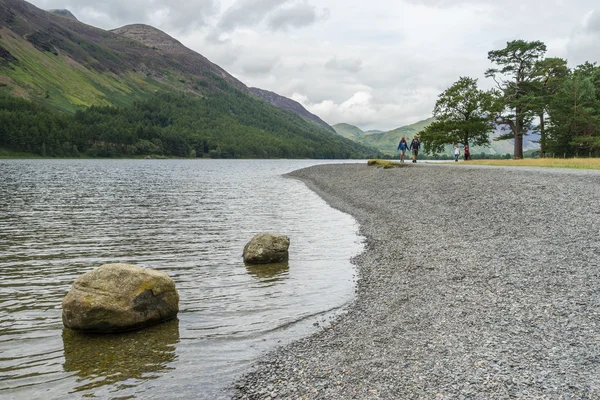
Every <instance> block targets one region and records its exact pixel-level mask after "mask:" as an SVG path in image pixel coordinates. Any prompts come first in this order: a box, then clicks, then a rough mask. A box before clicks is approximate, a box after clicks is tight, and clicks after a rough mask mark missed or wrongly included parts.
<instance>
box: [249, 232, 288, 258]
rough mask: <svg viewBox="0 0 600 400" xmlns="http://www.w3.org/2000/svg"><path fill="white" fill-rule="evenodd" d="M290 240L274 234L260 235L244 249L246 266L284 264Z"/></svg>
mask: <svg viewBox="0 0 600 400" xmlns="http://www.w3.org/2000/svg"><path fill="white" fill-rule="evenodd" d="M289 247H290V238H289V237H287V236H285V235H278V234H274V233H261V234H258V235H256V236H254V237H253V238H252V240H250V241H249V242H248V244H246V246H245V247H244V255H243V256H244V262H245V263H247V264H271V263H281V262H285V261H287V260H288V258H289V253H288V249H289Z"/></svg>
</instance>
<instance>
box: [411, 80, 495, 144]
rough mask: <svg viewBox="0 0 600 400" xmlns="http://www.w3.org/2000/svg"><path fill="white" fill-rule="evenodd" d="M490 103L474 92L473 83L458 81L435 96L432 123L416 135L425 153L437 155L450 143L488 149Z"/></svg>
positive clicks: (475, 85)
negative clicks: (486, 147) (418, 136)
mask: <svg viewBox="0 0 600 400" xmlns="http://www.w3.org/2000/svg"><path fill="white" fill-rule="evenodd" d="M492 100H493V99H492V96H491V95H490V94H489V93H486V92H483V91H481V90H479V89H478V88H477V79H473V78H468V77H461V78H460V79H459V80H458V81H457V82H455V83H454V84H453V85H452V86H450V87H449V88H448V89H446V90H445V91H444V92H443V93H442V94H440V95H439V97H438V100H437V102H436V103H435V107H434V109H433V116H434V117H435V118H436V120H435V121H434V122H433V123H431V125H429V126H428V127H426V128H425V130H423V131H421V133H420V137H421V141H422V142H423V144H424V146H425V151H426V152H427V153H439V152H441V151H442V150H443V147H444V146H445V145H447V144H450V143H462V144H463V145H465V146H469V145H475V146H486V145H489V135H488V133H489V132H490V131H491V130H492V128H493V125H492V124H491V123H490V118H489V116H488V114H489V112H490V110H491V108H492V104H493V101H492Z"/></svg>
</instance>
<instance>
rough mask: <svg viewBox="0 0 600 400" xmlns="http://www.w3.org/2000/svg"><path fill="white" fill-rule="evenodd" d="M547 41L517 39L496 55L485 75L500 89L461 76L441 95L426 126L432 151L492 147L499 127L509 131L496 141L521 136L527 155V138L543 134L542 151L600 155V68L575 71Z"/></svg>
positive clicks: (519, 152) (518, 152)
mask: <svg viewBox="0 0 600 400" xmlns="http://www.w3.org/2000/svg"><path fill="white" fill-rule="evenodd" d="M545 53H546V45H545V44H544V43H542V42H539V41H533V42H527V41H524V40H514V41H512V42H508V43H507V45H506V47H505V48H503V49H500V50H493V51H490V52H489V53H488V58H489V60H490V61H491V62H493V63H494V64H496V65H497V67H496V68H490V69H488V70H487V71H486V73H485V75H486V76H487V77H489V78H492V79H493V80H494V82H495V84H496V85H495V88H493V89H492V90H490V91H489V92H482V91H481V90H480V89H478V88H477V80H475V79H473V78H467V77H461V78H459V80H458V81H457V82H455V83H454V84H452V85H451V86H450V87H449V88H448V89H446V90H445V91H444V92H443V93H442V94H440V96H439V98H438V100H437V102H436V105H435V107H434V110H433V114H434V116H435V117H436V121H435V122H434V123H432V124H431V125H430V126H429V127H427V128H426V129H425V130H424V131H422V132H421V133H420V134H421V139H422V141H423V142H424V144H425V148H426V151H428V152H433V153H437V152H440V151H442V149H443V146H444V145H446V144H450V143H462V144H469V145H485V144H486V143H488V142H487V140H488V133H489V131H490V130H492V129H493V128H500V129H502V130H508V133H507V134H505V135H502V136H500V137H498V138H496V140H514V157H515V158H522V157H523V136H524V135H526V134H527V133H528V131H533V132H537V133H539V134H540V140H539V142H540V145H541V146H540V147H541V148H540V153H541V156H542V157H544V156H545V155H546V154H547V153H552V154H557V155H560V156H583V155H585V156H589V155H596V156H598V155H600V67H598V66H597V65H596V64H595V63H589V62H586V63H584V64H581V65H579V66H577V67H575V68H573V69H570V68H569V66H568V65H567V61H566V60H564V59H561V58H554V57H553V58H544V54H545Z"/></svg>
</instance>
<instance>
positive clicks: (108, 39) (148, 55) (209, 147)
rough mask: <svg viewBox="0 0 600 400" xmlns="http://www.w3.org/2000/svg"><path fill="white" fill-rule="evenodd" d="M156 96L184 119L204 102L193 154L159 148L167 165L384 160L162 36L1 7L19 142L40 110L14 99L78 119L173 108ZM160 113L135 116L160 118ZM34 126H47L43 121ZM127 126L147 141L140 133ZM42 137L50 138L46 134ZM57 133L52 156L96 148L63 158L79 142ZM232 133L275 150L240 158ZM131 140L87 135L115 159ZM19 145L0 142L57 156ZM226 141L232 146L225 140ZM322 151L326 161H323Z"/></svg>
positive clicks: (2, 1)
mask: <svg viewBox="0 0 600 400" xmlns="http://www.w3.org/2000/svg"><path fill="white" fill-rule="evenodd" d="M61 14H65V13H61ZM157 93H167V94H179V95H181V94H186V95H187V96H186V97H185V99H183V100H182V101H183V103H184V104H182V106H183V107H185V108H186V118H189V117H188V116H189V115H193V110H192V109H191V108H190V107H193V106H194V104H198V103H196V100H198V99H205V100H206V101H205V102H204V103H203V104H200V105H199V110H200V109H202V110H203V111H202V112H203V113H204V114H205V115H202V116H200V115H198V116H195V117H192V120H191V121H189V124H187V125H186V126H185V129H186V132H187V133H186V135H185V137H180V138H176V141H178V142H179V143H180V144H181V146H180V147H182V148H185V149H186V151H181V152H180V151H174V150H172V149H171V150H169V149H168V146H166V145H165V146H162V147H161V146H157V147H158V148H164V149H165V150H164V152H163V153H164V154H167V155H173V154H174V155H178V154H187V149H188V148H192V147H194V146H196V147H197V151H196V155H197V156H199V155H200V154H204V155H205V154H209V153H210V154H211V155H214V156H216V157H239V156H247V155H248V154H250V155H251V156H253V157H273V156H277V157H286V156H291V157H319V158H327V157H335V158H340V157H354V158H356V157H366V156H367V154H376V151H373V150H372V149H369V148H366V147H365V146H363V145H360V144H357V143H355V142H352V141H348V140H345V139H343V138H340V137H339V136H338V135H336V134H335V133H334V132H333V131H332V130H331V129H330V128H329V127H328V126H327V125H326V124H325V125H323V124H318V123H315V122H313V121H314V118H317V117H314V118H313V119H310V121H311V122H308V121H307V119H308V118H309V117H310V116H307V114H306V113H302V109H301V108H302V107H301V106H300V107H287V108H286V107H285V104H284V103H286V102H285V101H283V98H281V97H279V98H278V101H276V102H275V103H277V104H278V105H279V106H281V108H283V109H285V110H290V109H291V111H293V112H295V113H292V112H289V111H282V109H279V108H277V107H274V106H273V105H271V104H269V102H266V101H263V100H261V99H259V98H257V97H256V95H254V94H253V93H252V92H251V91H250V90H249V89H248V88H247V87H246V85H244V84H243V83H242V82H240V81H239V80H238V79H236V78H235V77H233V76H232V75H231V74H229V73H228V72H227V71H225V70H224V69H222V68H221V67H219V66H218V65H216V64H214V63H212V62H210V61H209V60H208V59H207V58H206V57H204V56H202V55H200V54H198V53H196V52H194V51H193V50H191V49H188V48H187V47H185V46H184V45H183V44H181V43H180V42H179V41H177V40H176V39H174V38H172V37H170V36H169V35H167V34H166V33H164V32H162V31H160V30H158V29H156V28H153V27H150V26H147V25H128V26H125V27H122V28H119V29H115V30H113V31H105V30H102V29H98V28H95V27H92V26H89V25H86V24H83V23H81V22H79V21H77V20H76V19H73V18H68V16H67V17H65V16H63V15H56V14H53V13H50V12H47V11H44V10H41V9H39V8H37V7H35V6H33V5H32V4H30V3H27V2H26V1H23V0H0V97H2V96H4V97H6V96H8V98H9V100H6V102H7V104H10V107H12V110H11V111H10V113H9V114H6V115H4V116H2V115H0V117H3V118H5V119H6V120H5V121H0V123H4V125H5V126H9V124H10V126H11V127H12V128H11V129H12V130H13V132H8V133H9V134H10V135H12V136H14V135H16V134H17V133H18V132H15V130H21V129H25V130H28V129H31V127H28V126H26V125H27V124H25V122H24V121H26V117H25V116H24V115H21V114H19V113H25V112H33V111H31V110H33V108H32V107H24V106H23V105H22V104H20V103H18V102H14V101H11V100H10V98H14V97H19V98H23V99H26V100H29V101H31V102H33V103H37V104H40V105H43V106H44V107H48V106H50V107H51V109H53V110H59V111H64V112H67V113H68V114H71V115H73V114H74V113H75V112H76V111H81V110H86V109H89V108H90V106H113V107H122V108H131V107H132V106H133V105H134V104H137V103H139V102H144V101H150V102H154V103H156V102H157V101H163V100H164V99H171V100H172V99H174V97H172V96H171V97H169V96H163V97H160V98H157V97H156V96H157ZM189 96H192V97H189ZM160 99H163V100H160ZM152 104H153V103H149V104H147V105H145V106H138V107H137V108H138V109H139V108H140V107H148V108H152ZM209 105H210V107H209ZM211 107H212V110H214V111H211ZM167 108H168V110H165V111H164V112H163V114H165V115H162V116H160V118H158V116H156V117H157V118H154V119H153V118H146V119H149V122H150V123H151V124H153V125H156V124H159V125H160V126H159V127H158V128H160V129H164V128H166V127H168V126H177V124H178V123H180V122H181V121H176V120H175V119H176V118H178V117H181V115H182V114H181V113H180V112H179V111H178V110H177V109H176V108H174V107H170V106H167ZM25 109H27V110H28V111H24V110H25ZM30 109H31V110H30ZM94 112H95V111H94V110H92V112H90V113H89V115H90V116H91V115H94ZM156 112H158V111H156ZM198 112H199V113H200V111H198ZM36 113H37V114H39V112H36ZM123 113H125V112H123ZM297 114H300V116H301V117H302V118H299V117H298V116H297ZM115 115H116V114H115ZM149 117H152V116H149ZM200 117H201V118H200ZM48 118H49V119H51V118H54V117H52V116H48ZM102 118H103V119H105V120H106V121H105V123H106V126H107V129H108V127H110V126H114V124H113V123H111V122H110V121H109V119H110V115H106V113H105V114H103V116H102ZM144 118H145V117H144ZM144 118H141V119H139V118H138V120H139V124H141V125H140V126H143V124H145V123H146V122H142V121H143V120H144ZM216 121H219V123H218V124H217V123H216ZM129 122H130V121H129ZM267 122H268V123H267ZM36 123H39V124H41V125H42V126H43V124H44V123H43V122H42V121H41V119H39V118H38V119H36ZM77 123H79V122H78V120H73V121H72V120H69V121H68V124H69V125H74V124H77ZM136 124H138V123H136ZM139 124H138V125H139ZM91 126H93V124H91ZM122 126H123V127H124V128H126V129H136V130H139V131H140V132H145V130H144V129H143V128H140V126H137V127H133V126H129V125H122ZM36 129H37V128H36ZM39 129H40V130H41V131H42V132H43V131H44V128H43V127H42V128H39ZM69 129H75V128H69ZM140 129H141V130H140ZM1 131H2V130H1V129H0V133H1ZM52 132H53V133H52V135H54V137H53V138H52V144H51V147H52V154H55V155H56V156H60V155H61V154H69V153H73V154H77V153H79V152H80V151H81V148H86V149H87V148H88V147H89V146H88V143H87V142H86V143H78V146H77V147H78V150H77V151H75V150H72V151H71V150H69V151H68V152H66V151H65V152H62V151H60V149H59V148H63V147H65V148H66V147H67V146H71V148H72V147H73V143H72V141H70V140H68V136H69V133H68V132H67V131H66V130H65V129H58V128H57V129H53V130H52ZM105 132H106V129H105ZM136 132H137V131H136ZM234 132H239V135H244V134H246V133H247V132H251V135H250V136H252V137H253V138H254V139H252V140H250V142H252V143H254V145H257V146H258V147H259V148H260V145H261V144H262V145H264V146H266V147H268V150H265V151H264V152H261V151H253V152H252V153H248V154H247V152H243V151H238V150H237V149H238V148H239V146H238V145H239V143H240V137H239V136H236V135H238V134H237V133H236V134H234ZM123 133H126V134H127V135H128V136H127V135H125V136H123V137H121V138H119V137H117V136H119V134H118V133H115V135H114V137H113V138H112V139H111V140H110V141H107V140H106V139H105V138H104V137H103V136H102V132H100V133H99V134H98V135H96V134H95V133H93V132H86V137H89V140H93V141H99V142H100V143H105V144H106V146H104V147H110V148H108V149H106V148H103V149H101V150H102V151H103V152H104V151H105V150H106V151H108V153H106V154H123V153H124V152H125V151H127V150H126V147H127V145H130V144H131V143H126V141H127V140H130V141H134V142H136V143H137V140H138V139H140V138H139V137H136V134H135V132H133V133H131V132H123ZM200 133H201V135H200ZM48 134H49V133H48ZM161 134H162V133H160V130H159V129H158V130H152V131H151V132H150V133H144V135H146V136H147V138H153V139H156V140H162V139H161V138H160V137H157V135H158V136H160V135H161ZM165 134H166V133H165ZM169 134H170V133H169ZM12 136H11V137H10V138H0V139H3V141H0V143H4V145H5V146H8V147H9V148H12V149H13V150H14V151H17V150H18V151H28V150H27V149H31V151H33V152H34V153H39V154H45V153H46V152H45V151H43V148H46V150H48V146H50V145H49V144H48V143H46V142H47V140H46V139H45V138H44V137H35V138H34V137H32V136H31V135H29V134H27V135H23V137H22V138H19V137H16V136H15V137H12ZM17 136H18V135H17ZM121 136H122V135H121ZM225 136H227V140H226V141H224V139H222V138H223V137H225ZM125 137H129V138H128V139H125ZM147 138H142V139H144V140H146V139H147ZM4 139H6V140H4ZM9 139H10V140H9ZM246 139H248V138H246ZM248 140H249V139H248ZM201 142H202V144H200V143H201ZM286 143H287V144H289V143H295V144H296V149H295V150H294V151H287V150H286V151H283V150H282V151H279V150H278V149H283V148H284V147H286V146H287V144H286ZM44 144H45V147H44V146H43V145H44ZM163 145H164V143H163ZM0 146H1V144H0ZM227 149H229V150H227ZM314 149H320V151H318V152H315V151H313V150H314ZM92 150H93V149H92ZM113 150H115V151H113ZM189 153H191V151H190V152H189ZM90 154H91V153H90ZM94 154H95V153H94ZM103 154H104V153H103Z"/></svg>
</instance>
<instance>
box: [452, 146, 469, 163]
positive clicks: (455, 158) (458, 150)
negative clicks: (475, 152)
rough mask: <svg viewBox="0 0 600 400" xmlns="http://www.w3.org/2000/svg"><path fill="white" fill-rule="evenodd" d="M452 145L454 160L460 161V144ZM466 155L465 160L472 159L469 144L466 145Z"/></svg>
mask: <svg viewBox="0 0 600 400" xmlns="http://www.w3.org/2000/svg"><path fill="white" fill-rule="evenodd" d="M452 146H454V161H456V162H458V157H460V147H458V144H457V145H454V143H452ZM464 156H465V161H469V160H470V159H471V151H470V150H469V145H465V151H464Z"/></svg>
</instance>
